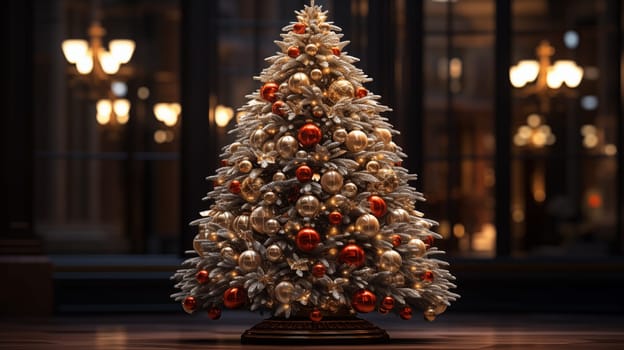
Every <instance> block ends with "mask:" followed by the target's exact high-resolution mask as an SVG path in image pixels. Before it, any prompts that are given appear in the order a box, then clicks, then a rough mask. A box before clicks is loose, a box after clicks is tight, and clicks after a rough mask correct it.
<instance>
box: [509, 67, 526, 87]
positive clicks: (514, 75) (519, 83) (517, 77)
mask: <svg viewBox="0 0 624 350" xmlns="http://www.w3.org/2000/svg"><path fill="white" fill-rule="evenodd" d="M509 81H511V85H513V87H515V88H521V87H523V86H524V85H525V84H526V83H527V81H526V79H525V78H524V76H523V75H522V72H521V71H520V68H518V66H513V67H511V68H510V69H509Z"/></svg>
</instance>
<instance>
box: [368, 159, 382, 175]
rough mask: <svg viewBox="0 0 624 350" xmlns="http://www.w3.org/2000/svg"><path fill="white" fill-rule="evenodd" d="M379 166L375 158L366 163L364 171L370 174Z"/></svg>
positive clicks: (377, 169) (376, 170)
mask: <svg viewBox="0 0 624 350" xmlns="http://www.w3.org/2000/svg"><path fill="white" fill-rule="evenodd" d="M380 167H381V165H379V162H378V161H376V160H371V161H370V162H368V163H366V171H368V172H369V173H372V174H374V173H376V172H378V171H379V168H380Z"/></svg>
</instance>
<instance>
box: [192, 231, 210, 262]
mask: <svg viewBox="0 0 624 350" xmlns="http://www.w3.org/2000/svg"><path fill="white" fill-rule="evenodd" d="M207 240H208V239H207V237H206V235H205V234H203V233H198V234H196V235H195V238H193V249H195V251H196V252H197V255H199V256H200V257H203V256H204V250H203V249H202V246H201V245H202V243H203V242H206V241H207Z"/></svg>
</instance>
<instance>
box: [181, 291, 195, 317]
mask: <svg viewBox="0 0 624 350" xmlns="http://www.w3.org/2000/svg"><path fill="white" fill-rule="evenodd" d="M182 308H183V309H184V311H186V312H187V313H189V314H192V313H193V312H194V311H195V310H197V300H196V299H195V297H192V296H190V295H189V296H187V297H186V298H184V301H182Z"/></svg>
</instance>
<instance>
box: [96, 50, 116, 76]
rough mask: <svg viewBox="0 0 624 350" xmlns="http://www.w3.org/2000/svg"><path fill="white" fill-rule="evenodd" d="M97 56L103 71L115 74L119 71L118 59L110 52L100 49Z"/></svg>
mask: <svg viewBox="0 0 624 350" xmlns="http://www.w3.org/2000/svg"><path fill="white" fill-rule="evenodd" d="M98 58H99V60H100V66H102V70H103V71H104V73H106V74H115V73H117V72H118V71H119V61H117V60H116V59H115V57H113V55H112V54H111V53H110V52H108V51H106V50H102V51H100V52H99V54H98Z"/></svg>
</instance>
